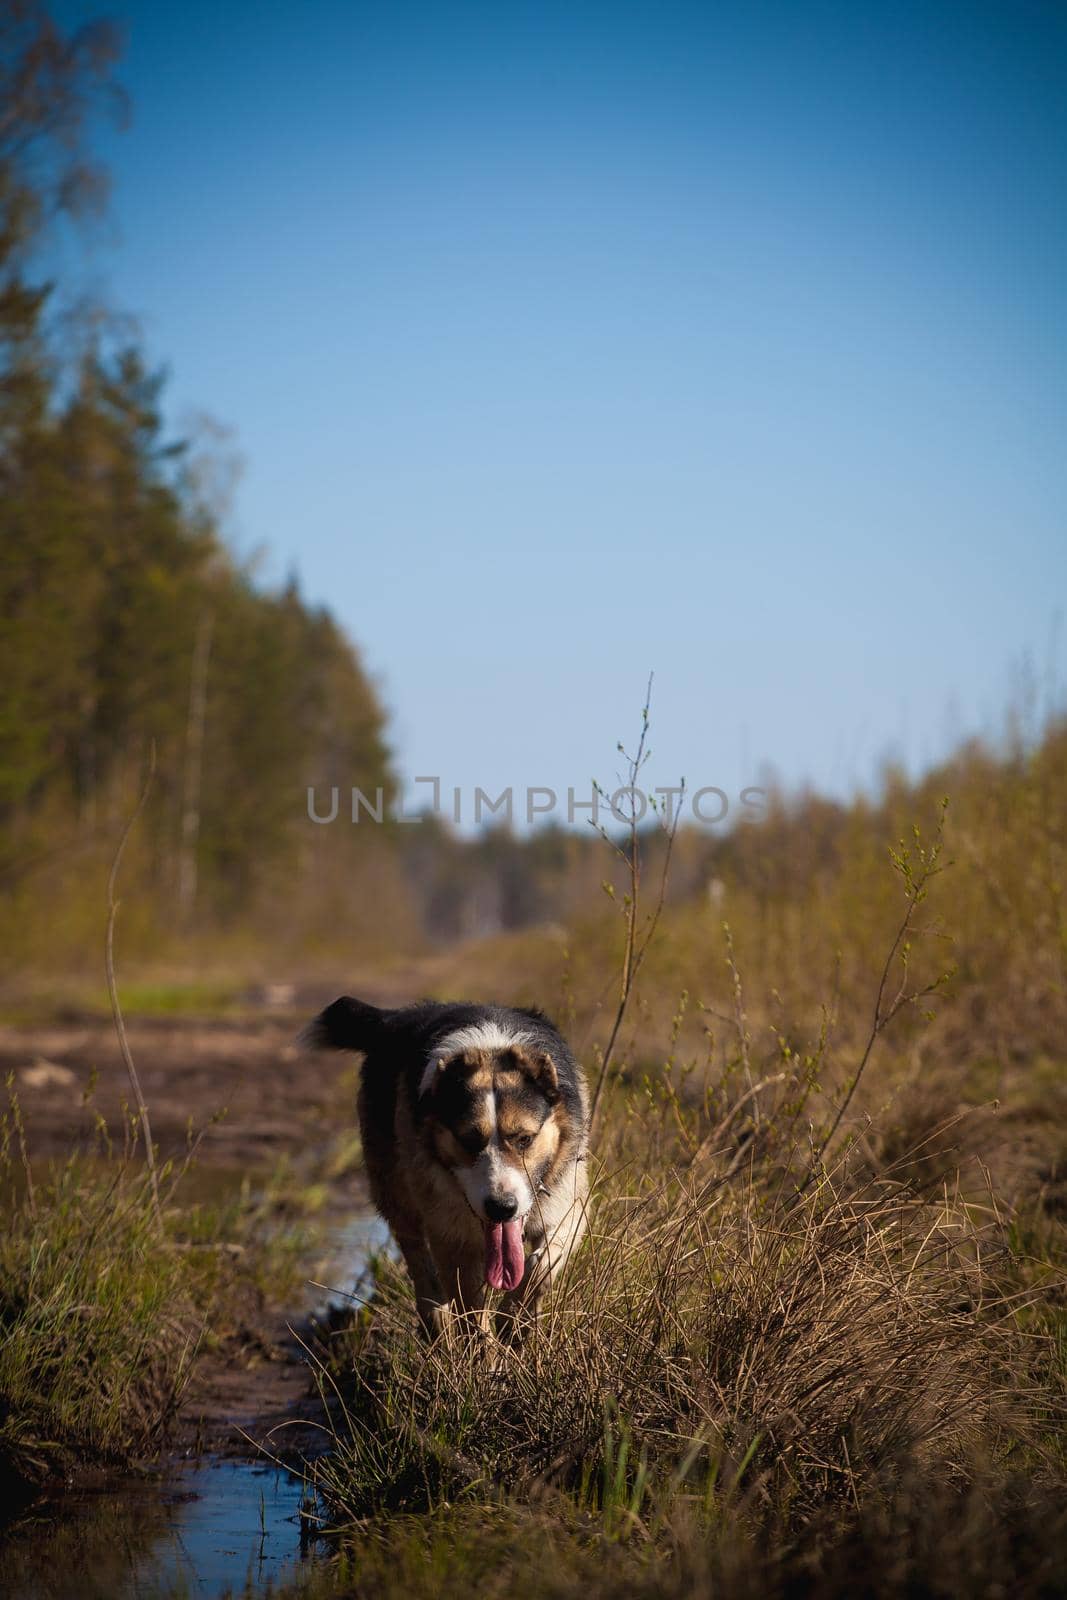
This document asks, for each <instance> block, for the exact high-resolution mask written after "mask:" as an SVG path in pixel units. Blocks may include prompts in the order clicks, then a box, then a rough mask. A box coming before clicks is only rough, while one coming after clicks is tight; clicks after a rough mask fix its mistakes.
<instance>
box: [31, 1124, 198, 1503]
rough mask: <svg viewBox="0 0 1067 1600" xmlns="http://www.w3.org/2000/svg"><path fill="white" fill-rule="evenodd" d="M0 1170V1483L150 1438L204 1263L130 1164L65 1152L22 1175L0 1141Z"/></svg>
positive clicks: (164, 1422)
mask: <svg viewBox="0 0 1067 1600" xmlns="http://www.w3.org/2000/svg"><path fill="white" fill-rule="evenodd" d="M17 1118H18V1108H17V1105H14V1110H13V1114H12V1113H9V1116H8V1119H7V1122H6V1125H5V1134H10V1132H11V1125H12V1121H13V1120H14V1121H15V1124H16V1131H17ZM20 1180H21V1181H20ZM0 1181H2V1182H3V1184H4V1187H5V1189H6V1190H7V1193H6V1195H5V1197H4V1198H5V1202H6V1204H7V1214H6V1216H5V1227H4V1230H3V1233H2V1235H0V1481H2V1482H3V1483H4V1484H5V1485H6V1486H7V1487H8V1488H9V1490H11V1489H18V1488H20V1487H21V1488H22V1489H30V1488H32V1487H34V1486H36V1485H37V1484H40V1483H42V1482H43V1481H45V1480H46V1479H47V1478H48V1477H50V1476H54V1475H55V1474H57V1473H61V1472H64V1471H65V1470H66V1469H67V1468H68V1467H69V1465H70V1464H71V1463H72V1462H73V1461H75V1460H78V1461H84V1460H86V1459H89V1460H111V1461H116V1460H122V1459H125V1458H127V1457H129V1456H131V1455H136V1454H138V1453H142V1452H145V1451H148V1450H150V1449H152V1448H153V1447H154V1446H155V1445H157V1444H158V1442H159V1440H160V1438H161V1437H162V1436H163V1434H164V1433H165V1430H166V1428H167V1426H168V1424H169V1423H170V1421H171V1420H172V1418H173V1416H174V1413H175V1410H176V1408H177V1405H178V1402H179V1399H180V1397H181V1393H182V1390H183V1387H184V1384H185V1382H186V1379H187V1377H188V1375H189V1371H190V1367H191V1362H192V1358H193V1355H194V1353H195V1350H196V1347H197V1343H198V1340H199V1337H200V1334H201V1331H202V1327H203V1306H204V1303H205V1300H206V1298H207V1294H208V1289H209V1284H210V1282H211V1281H212V1278H213V1271H211V1270H209V1269H208V1267H207V1265H206V1263H205V1262H204V1260H202V1259H199V1260H198V1259H197V1258H196V1256H195V1253H191V1252H189V1251H183V1250H180V1249H178V1248H176V1246H175V1241H174V1239H173V1237H171V1236H170V1235H169V1234H168V1233H163V1232H161V1231H160V1228H159V1226H158V1222H157V1218H156V1212H155V1205H154V1196H153V1188H152V1184H151V1181H150V1178H149V1175H148V1174H147V1172H146V1170H145V1169H144V1167H143V1166H135V1165H133V1164H131V1163H128V1162H124V1161H122V1162H117V1163H115V1164H114V1165H113V1168H112V1170H111V1171H110V1172H108V1173H106V1174H105V1175H102V1173H101V1169H100V1167H99V1166H93V1165H92V1164H90V1163H87V1162H85V1161H79V1160H71V1161H68V1162H66V1163H65V1164H63V1165H61V1166H58V1167H56V1168H54V1169H53V1170H52V1171H51V1172H50V1174H49V1175H48V1177H47V1178H46V1180H45V1181H44V1183H43V1184H40V1183H39V1184H37V1185H34V1183H33V1178H32V1175H31V1174H30V1173H29V1169H28V1168H27V1169H25V1175H24V1176H23V1174H22V1171H21V1169H20V1167H19V1166H17V1165H16V1164H15V1163H14V1162H13V1160H12V1150H11V1146H10V1143H8V1142H7V1141H5V1148H4V1152H3V1160H2V1162H0Z"/></svg>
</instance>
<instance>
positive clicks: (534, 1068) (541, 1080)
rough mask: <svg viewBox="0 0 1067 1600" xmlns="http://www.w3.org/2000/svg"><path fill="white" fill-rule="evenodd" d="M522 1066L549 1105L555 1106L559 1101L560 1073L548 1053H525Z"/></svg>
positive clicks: (545, 1051)
mask: <svg viewBox="0 0 1067 1600" xmlns="http://www.w3.org/2000/svg"><path fill="white" fill-rule="evenodd" d="M521 1065H522V1070H523V1072H524V1073H525V1074H526V1076H527V1077H528V1078H529V1079H531V1081H532V1082H534V1083H535V1084H536V1085H537V1087H538V1088H539V1089H540V1091H541V1093H542V1094H543V1095H544V1097H545V1099H546V1100H547V1101H548V1103H549V1105H550V1106H554V1105H555V1103H556V1101H557V1100H558V1099H559V1073H558V1072H557V1071H556V1063H555V1062H554V1061H553V1059H552V1057H551V1056H550V1055H549V1053H548V1051H547V1050H532V1051H529V1052H526V1051H523V1053H522V1057H521Z"/></svg>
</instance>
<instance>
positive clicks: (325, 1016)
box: [297, 994, 386, 1051]
mask: <svg viewBox="0 0 1067 1600" xmlns="http://www.w3.org/2000/svg"><path fill="white" fill-rule="evenodd" d="M385 1018H386V1012H384V1011H379V1009H378V1007H377V1006H369V1005H367V1003H366V1001H364V1000H355V999H353V998H352V996H351V995H347V994H344V995H342V996H341V998H340V1000H335V1001H334V1002H333V1005H331V1006H327V1007H326V1010H325V1011H320V1012H319V1014H318V1016H317V1017H316V1018H315V1019H314V1021H313V1022H309V1023H308V1025H307V1027H306V1028H304V1029H303V1030H302V1031H301V1033H300V1035H299V1037H298V1039H297V1043H298V1044H300V1045H302V1046H303V1048H304V1049H305V1050H363V1051H367V1050H370V1049H372V1048H373V1046H374V1044H375V1042H376V1041H377V1040H378V1039H379V1038H380V1036H381V1032H382V1028H383V1026H384V1023H385Z"/></svg>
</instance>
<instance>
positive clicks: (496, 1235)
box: [304, 996, 589, 1338]
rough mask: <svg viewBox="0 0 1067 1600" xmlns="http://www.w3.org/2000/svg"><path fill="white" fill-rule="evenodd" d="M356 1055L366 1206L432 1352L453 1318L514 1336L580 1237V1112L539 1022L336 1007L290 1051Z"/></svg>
mask: <svg viewBox="0 0 1067 1600" xmlns="http://www.w3.org/2000/svg"><path fill="white" fill-rule="evenodd" d="M304 1038H305V1041H306V1042H307V1043H308V1044H309V1045H311V1046H312V1047H315V1048H319V1049H333V1050H354V1051H360V1052H361V1053H362V1055H363V1067H362V1072H361V1075H360V1088H359V1122H360V1129H361V1132H362V1137H363V1152H364V1160H365V1162H366V1167H367V1175H368V1178H369V1181H370V1189H371V1196H372V1198H373V1200H374V1203H375V1205H376V1206H377V1208H378V1210H379V1211H380V1212H381V1214H382V1216H383V1217H384V1218H385V1220H386V1222H387V1223H388V1224H389V1227H390V1228H391V1229H392V1233H393V1237H394V1238H395V1240H396V1242H397V1244H398V1246H399V1247H400V1251H401V1253H402V1255H403V1257H404V1261H405V1263H406V1265H407V1269H408V1271H409V1273H410V1274H411V1281H412V1283H413V1284H414V1287H415V1298H416V1301H417V1304H418V1309H419V1316H420V1317H421V1319H422V1323H423V1327H424V1328H425V1329H426V1332H427V1334H428V1335H429V1336H430V1337H431V1338H433V1337H434V1336H436V1335H437V1334H439V1333H441V1332H444V1331H445V1330H446V1329H447V1328H448V1326H449V1325H450V1323H451V1322H452V1319H453V1318H454V1316H455V1315H456V1313H457V1312H459V1313H474V1314H475V1318H476V1320H477V1322H478V1323H479V1325H480V1326H482V1327H483V1328H486V1329H487V1328H488V1326H489V1318H490V1292H491V1291H502V1298H501V1300H500V1301H499V1306H498V1312H497V1319H496V1325H497V1331H498V1332H500V1333H503V1334H508V1333H513V1332H516V1331H519V1330H520V1329H521V1328H522V1327H524V1326H526V1325H528V1324H529V1323H530V1322H531V1321H532V1320H533V1319H534V1318H535V1317H536V1314H537V1309H538V1306H539V1305H540V1302H541V1300H542V1298H543V1297H544V1295H545V1293H546V1292H547V1291H548V1289H549V1288H550V1287H551V1285H552V1282H553V1280H554V1279H555V1278H557V1277H558V1276H559V1274H560V1273H561V1272H562V1270H563V1268H564V1267H565V1266H566V1263H567V1259H568V1257H569V1256H570V1254H571V1252H572V1251H573V1250H574V1248H575V1246H576V1245H577V1244H578V1242H579V1240H580V1239H581V1237H582V1234H583V1232H584V1231H585V1207H586V1194H587V1189H588V1178H587V1175H586V1139H587V1136H588V1131H589V1103H588V1096H587V1094H586V1087H585V1081H584V1079H583V1077H582V1073H581V1069H580V1067H579V1066H578V1063H577V1062H576V1061H575V1059H574V1057H573V1056H572V1054H571V1052H570V1050H569V1049H568V1048H567V1045H566V1043H565V1041H564V1040H563V1038H562V1036H561V1035H560V1033H559V1032H558V1030H557V1029H556V1028H555V1027H554V1026H553V1025H552V1023H551V1022H550V1021H549V1020H548V1018H547V1017H545V1016H544V1015H542V1013H541V1012H540V1011H524V1010H511V1009H509V1008H508V1007H505V1006H492V1005H474V1004H467V1003H449V1004H442V1003H437V1002H435V1001H429V1000H427V1001H423V1002H422V1003H420V1004H419V1005H414V1006H405V1007H403V1008H401V1009H399V1010H380V1009H379V1008H378V1007H377V1006H372V1005H367V1004H366V1003H365V1002H364V1001H362V1000H355V999H352V998H350V997H348V996H345V997H343V998H342V999H340V1000H335V1001H334V1003H333V1005H331V1006H327V1008H326V1010H325V1011H323V1012H322V1013H321V1014H320V1015H319V1016H318V1017H316V1019H315V1021H314V1022H313V1023H311V1025H310V1026H309V1028H308V1029H307V1030H306V1032H305V1035H304Z"/></svg>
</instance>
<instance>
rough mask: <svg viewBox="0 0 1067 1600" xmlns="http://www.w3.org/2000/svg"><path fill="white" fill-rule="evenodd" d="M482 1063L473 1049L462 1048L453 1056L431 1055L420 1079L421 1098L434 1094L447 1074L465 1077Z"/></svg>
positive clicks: (448, 1075)
mask: <svg viewBox="0 0 1067 1600" xmlns="http://www.w3.org/2000/svg"><path fill="white" fill-rule="evenodd" d="M480 1065H481V1063H480V1061H479V1059H478V1057H477V1056H476V1055H475V1054H474V1052H473V1051H471V1050H461V1051H460V1052H459V1054H458V1055H451V1056H441V1055H436V1054H434V1055H431V1057H430V1059H429V1061H428V1062H427V1063H426V1070H425V1071H424V1072H423V1074H422V1078H421V1079H420V1081H419V1099H420V1100H423V1099H425V1098H426V1096H427V1095H430V1094H432V1093H433V1092H434V1090H435V1089H437V1088H438V1087H439V1085H440V1084H441V1083H442V1082H443V1081H444V1079H445V1077H446V1076H447V1077H463V1076H465V1075H466V1074H468V1073H471V1072H474V1071H475V1070H476V1068H478V1067H479V1066H480Z"/></svg>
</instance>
